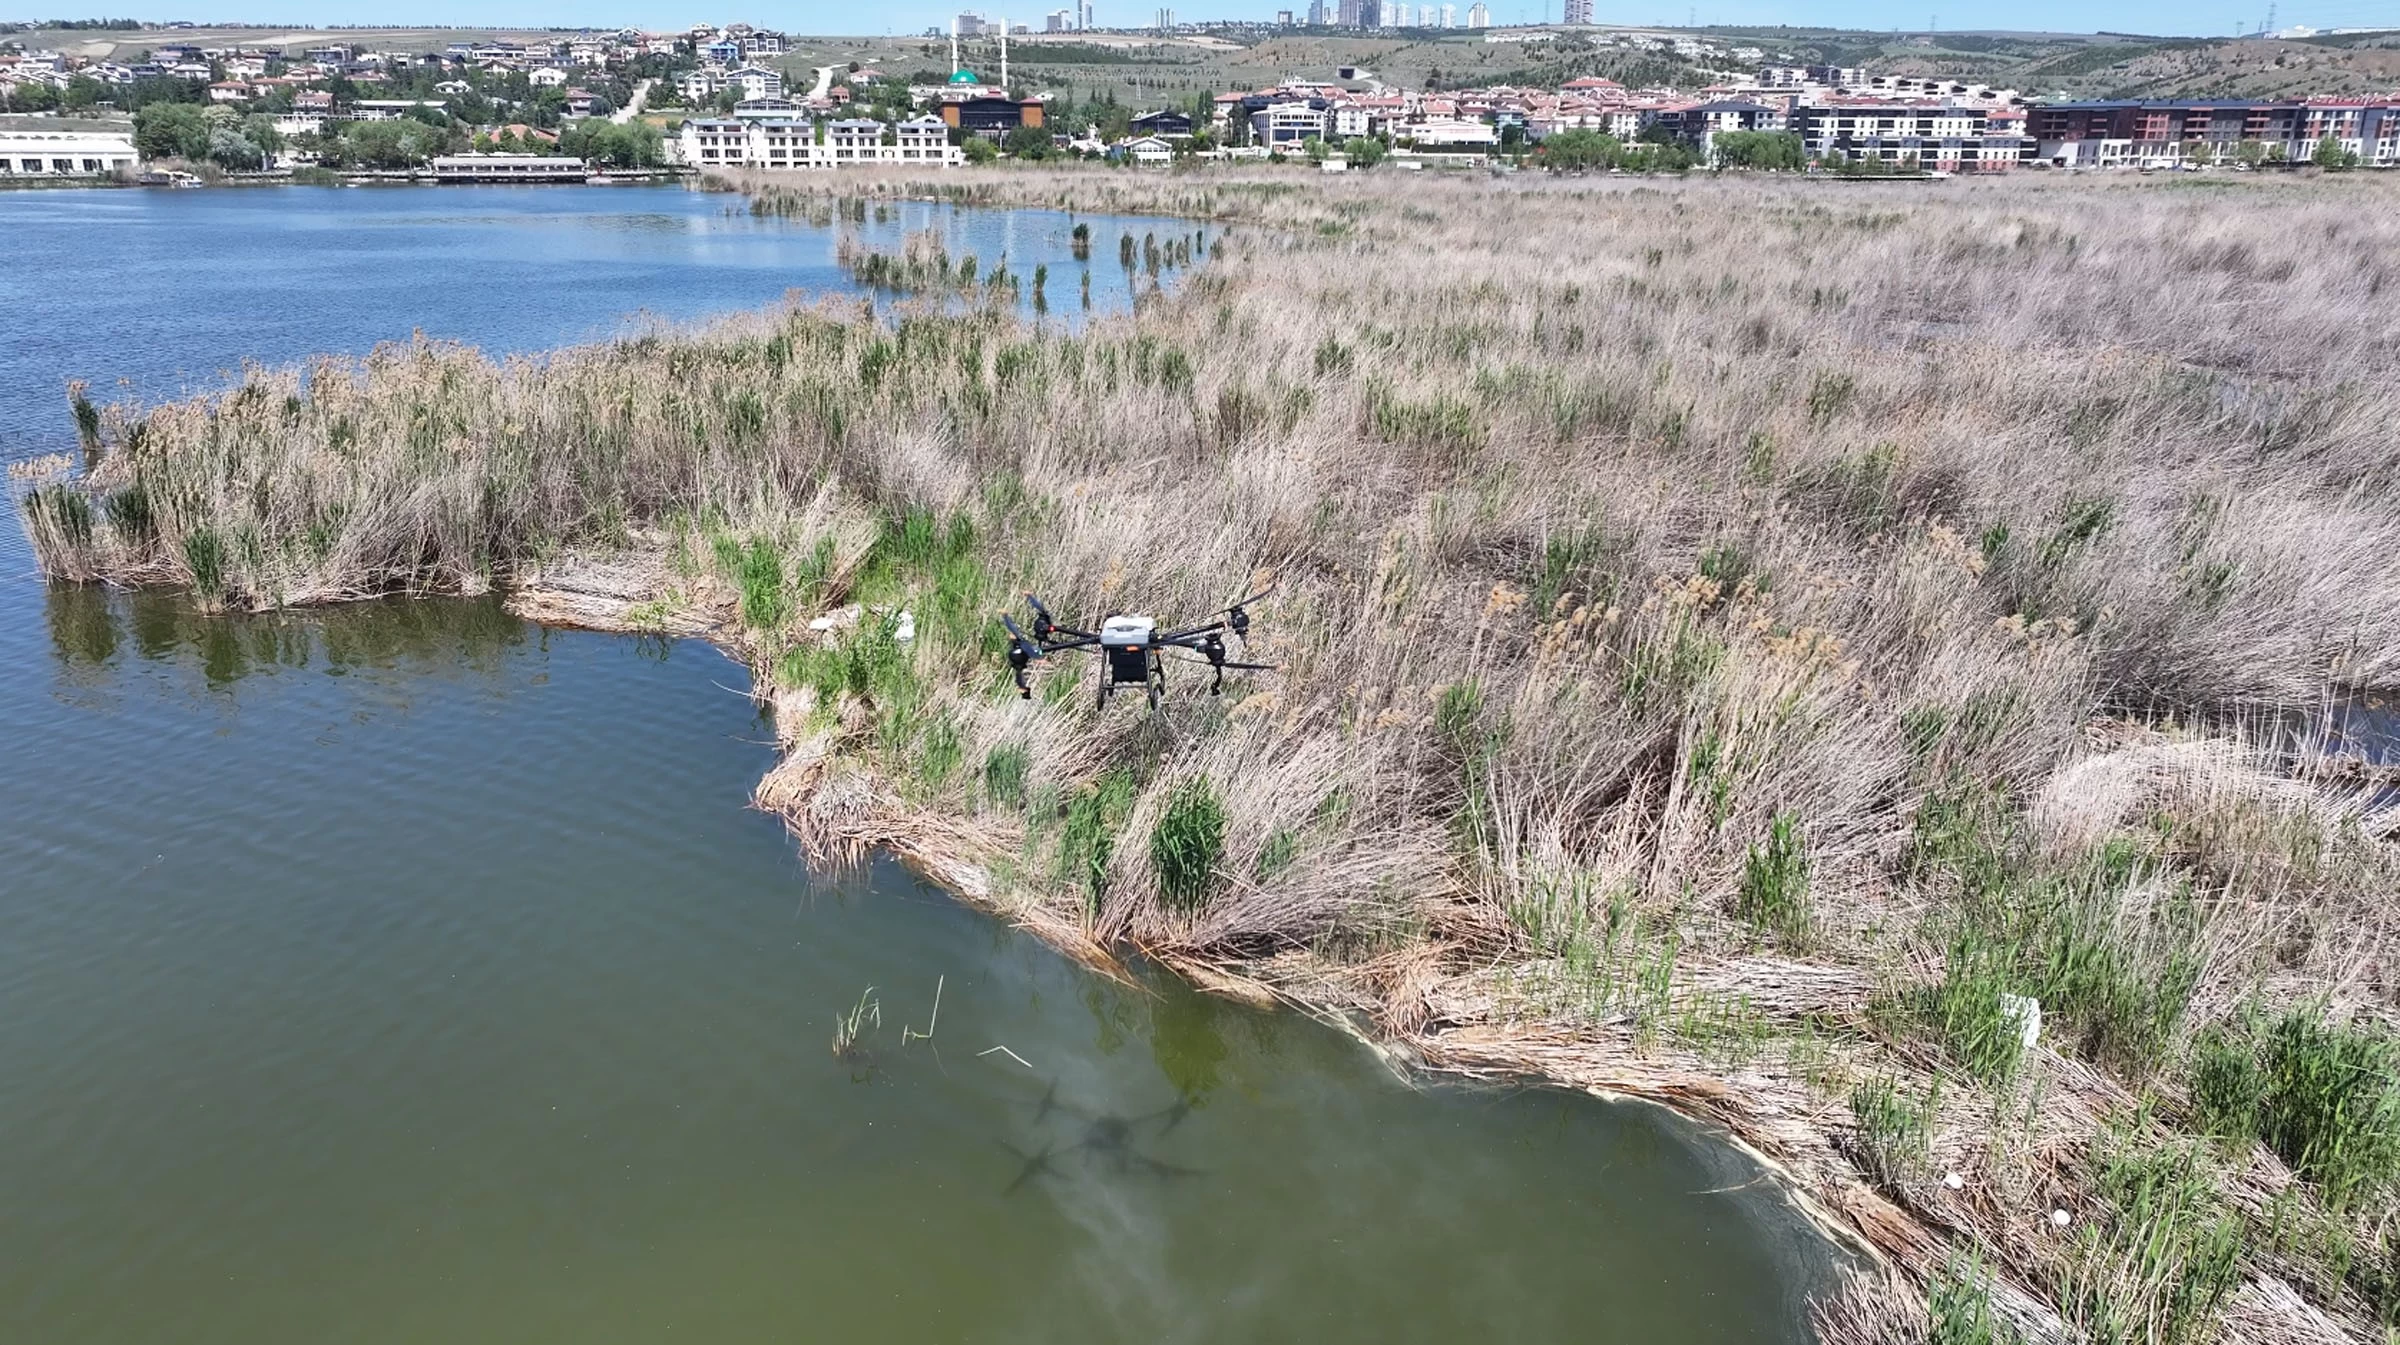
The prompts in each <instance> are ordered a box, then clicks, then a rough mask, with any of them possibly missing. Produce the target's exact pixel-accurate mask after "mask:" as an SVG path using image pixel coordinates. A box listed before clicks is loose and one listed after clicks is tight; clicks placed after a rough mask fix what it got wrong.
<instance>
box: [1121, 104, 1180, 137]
mask: <svg viewBox="0 0 2400 1345" xmlns="http://www.w3.org/2000/svg"><path fill="white" fill-rule="evenodd" d="M1131 126H1132V130H1133V133H1134V134H1135V135H1159V136H1182V135H1190V134H1191V133H1192V118H1191V115H1190V114H1189V113H1184V112H1178V111H1176V110H1175V109H1173V108H1165V109H1162V110H1160V111H1157V112H1145V113H1143V114H1142V115H1140V116H1138V117H1135V118H1134V119H1133V121H1132V123H1131Z"/></svg>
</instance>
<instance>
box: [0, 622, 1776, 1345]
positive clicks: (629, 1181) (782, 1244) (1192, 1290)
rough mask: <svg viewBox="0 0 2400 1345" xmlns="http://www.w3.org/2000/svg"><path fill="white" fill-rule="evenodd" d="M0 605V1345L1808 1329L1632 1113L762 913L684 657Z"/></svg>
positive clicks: (730, 688) (849, 883)
mask: <svg viewBox="0 0 2400 1345" xmlns="http://www.w3.org/2000/svg"><path fill="white" fill-rule="evenodd" d="M41 614H42V618H43V622H44V624H45V626H46V635H47V640H46V647H42V648H40V649H39V651H38V657H36V658H35V659H32V660H29V661H28V663H27V664H26V665H25V666H21V667H19V668H17V669H16V675H15V676H14V677H13V678H11V679H10V680H9V681H8V682H7V683H6V684H5V690H4V691H0V718H4V719H5V722H7V723H9V724H11V725H14V726H17V727H18V729H20V730H27V729H30V730H31V731H30V733H25V732H20V733H19V735H18V736H17V738H16V742H17V747H16V748H15V749H13V750H12V751H10V752H9V753H8V754H7V765H6V766H5V768H0V816H5V817H6V818H7V819H8V825H7V832H6V840H5V842H4V844H5V851H4V853H0V872H5V873H6V874H7V879H6V894H5V898H4V900H0V915H4V918H5V920H6V922H7V923H6V930H7V936H6V938H5V940H0V1135H4V1136H5V1138H6V1143H5V1144H0V1191H4V1192H6V1201H7V1211H8V1217H7V1219H6V1220H5V1221H0V1340H9V1341H128V1342H130V1341H188V1342H228V1343H231V1342H242V1343H244V1345H263V1343H265V1342H283V1341H290V1342H325V1341H359V1342H386V1341H388V1342H421V1341H434V1340H442V1341H493V1342H504V1341H505V1342H528V1341H577V1342H608V1341H627V1342H633V1341H645V1342H646V1341H661V1340H678V1339H680V1340H702V1341H749V1340H794V1339H798V1340H815V1339H839V1338H860V1339H879V1340H898V1341H949V1340H993V1341H1013V1340H1026V1341H1115V1340H1195V1341H1197V1340H1231V1339H1245V1340H1291V1341H1326V1340H1356V1341H1384V1340H1457V1339H1494V1338H1501V1339H1510V1340H1576V1341H1655V1340H1668V1339H1672V1340H1681V1341H1751V1340H1772V1339H1790V1338H1795V1337H1797V1336H1799V1335H1801V1334H1802V1328H1801V1325H1800V1321H1801V1306H1800V1299H1799V1296H1800V1294H1801V1292H1802V1291H1803V1290H1805V1289H1806V1288H1807V1287H1808V1286H1809V1285H1810V1284H1811V1283H1812V1282H1813V1276H1814V1275H1815V1274H1816V1273H1817V1272H1818V1268H1819V1266H1820V1264H1821V1262H1820V1253H1819V1252H1818V1251H1816V1249H1815V1244H1814V1243H1813V1241H1812V1240H1811V1239H1809V1238H1808V1237H1807V1236H1806V1235H1804V1234H1803V1233H1801V1232H1800V1231H1799V1230H1798V1229H1797V1228H1795V1227H1794V1225H1793V1223H1792V1222H1791V1220H1790V1219H1789V1218H1788V1216H1786V1215H1784V1214H1782V1213H1781V1212H1779V1210H1778V1209H1777V1207H1776V1206H1775V1204H1774V1202H1773V1201H1771V1200H1769V1199H1767V1198H1765V1197H1764V1195H1763V1188H1762V1187H1757V1186H1753V1187H1748V1188H1746V1189H1742V1190H1731V1191H1729V1190H1727V1189H1726V1188H1732V1187H1742V1186H1743V1184H1744V1183H1746V1182H1748V1181H1750V1180H1751V1178H1752V1177H1753V1176H1754V1175H1755V1174H1753V1173H1752V1172H1751V1171H1750V1170H1749V1169H1748V1167H1747V1165H1746V1164H1744V1163H1742V1162H1740V1161H1738V1160H1736V1159H1735V1158H1733V1157H1732V1156H1731V1155H1730V1154H1729V1152H1728V1151H1727V1150H1725V1149H1724V1148H1722V1147H1721V1146H1719V1145H1717V1144H1715V1143H1713V1142H1711V1141H1709V1140H1707V1139H1706V1138H1703V1137H1699V1136H1696V1135H1695V1134H1693V1133H1692V1132H1691V1131H1690V1130H1689V1129H1688V1128H1687V1127H1684V1126H1682V1125H1680V1124H1675V1123H1671V1122H1669V1121H1667V1120H1665V1119H1663V1118H1662V1117H1661V1116H1660V1115H1659V1114H1657V1113H1656V1112H1654V1111H1651V1110H1648V1109H1635V1108H1628V1107H1614V1106H1608V1105H1603V1104H1600V1103H1597V1102H1595V1101H1592V1100H1590V1099H1587V1098H1580V1097H1571V1096H1565V1095H1559V1094H1553V1093H1547V1092H1540V1091H1533V1092H1497V1091H1485V1090H1468V1089H1459V1088H1429V1089H1422V1090H1412V1089H1411V1088H1410V1087H1408V1086H1406V1085H1404V1084H1403V1083H1402V1082H1401V1081H1399V1080H1398V1079H1396V1078H1395V1077H1394V1076H1393V1075H1392V1074H1391V1073H1389V1072H1388V1071H1387V1070H1386V1069H1385V1068H1384V1067H1383V1066H1382V1065H1380V1064H1379V1063H1378V1062H1377V1061H1376V1059H1375V1058H1374V1057H1373V1056H1372V1055H1371V1054H1370V1053H1369V1052H1368V1051H1366V1050H1365V1049H1364V1048H1362V1047H1360V1046H1358V1045H1356V1044H1355V1043H1353V1042H1351V1041H1350V1040H1349V1039H1347V1038H1345V1037H1343V1036H1341V1035H1339V1034H1337V1033H1334V1032H1332V1031H1329V1030H1326V1029H1324V1028H1321V1027H1319V1026H1316V1025H1314V1024H1311V1023H1309V1022H1306V1021H1304V1020H1302V1019H1300V1018H1298V1017H1296V1016H1294V1015H1291V1014H1263V1013H1258V1012H1255V1011H1251V1010H1247V1009H1243V1008H1240V1007H1237V1006H1234V1005H1230V1004H1227V1003H1223V1002H1219V1001H1213V1000H1210V999H1206V998H1203V997H1200V996H1197V995H1194V994H1191V993H1189V992H1187V991H1184V990H1181V989H1179V988H1177V987H1176V986H1174V985H1173V984H1171V983H1168V982H1165V981H1163V980H1161V981H1155V982H1153V983H1152V984H1150V985H1148V986H1146V987H1144V988H1140V989H1128V988H1123V987H1119V986H1115V985H1112V984H1109V983H1107V982H1104V981H1102V980H1099V979H1097V978H1095V977H1093V976H1090V975H1088V974H1086V973H1084V972H1082V971H1080V970H1079V969H1077V968H1075V967H1073V966H1072V965H1070V964H1068V963H1065V962H1063V961H1061V960H1060V959H1059V958H1057V957H1055V956H1054V955H1052V954H1050V953H1048V952H1047V951H1045V950H1043V949H1042V948H1040V947H1039V946H1037V945H1036V944H1034V943H1032V942H1031V941H1030V940H1028V939H1026V938H1024V937H1022V936H1020V935H1017V934H1014V933H1012V932H1010V931H1009V930H1007V929H1005V928H1002V927H1001V926H999V925H997V924H995V923H994V922H992V921H990V920H988V919H986V918H983V917H980V916H978V915H975V914H973V913H971V912H968V911H965V910H963V909H961V908H959V907H958V906H956V905H955V904H954V903H952V902H951V901H949V900H948V899H946V898H945V897H943V896H942V895H940V894H939V893H937V892H933V891H930V890H927V889H925V888H923V887H921V886H919V885H918V884H917V883H915V882H913V881H912V880H911V879H910V878H908V877H907V876H906V875H905V874H904V873H902V872H900V871H898V870H897V869H895V868H893V867H890V866H887V865H878V866H875V867H873V868H871V869H869V870H868V871H866V872H864V873H861V874H855V875H851V876H848V877H846V878H837V877H832V876H827V875H823V874H812V873H810V872H808V871H806V870H805V869H804V868H803V866H802V865H801V864H800V863H799V862H798V861H797V860H796V859H795V857H794V853H793V850H792V847H791V846H790V844H789V843H788V841H787V840H786V838H785V837H784V835H783V833H782V831H781V829H780V827H779V826H778V825H777V824H776V823H775V822H774V821H772V820H771V819H769V818H766V817H764V816H761V815H759V814H757V813H753V812H749V811H746V810H745V809H744V807H743V801H744V799H745V797H746V795H747V791H748V790H749V788H750V786H751V784H752V783H753V782H754V781H755V779H756V778H757V776H758V775H759V773H760V772H761V771H762V770H763V769H764V768H765V767H766V766H767V765H768V764H769V762H770V758H771V753H770V750H769V749H768V748H767V747H766V746H764V745H763V744H764V742H765V740H766V739H767V737H768V726H767V725H765V724H763V723H761V722H759V721H758V720H757V719H756V718H755V717H754V715H753V712H752V710H751V708H750V706H749V703H748V702H747V701H746V700H745V699H744V698H743V697H742V696H741V695H740V694H739V693H740V691H741V690H742V687H743V685H744V682H743V676H742V672H741V670H740V669H739V668H737V667H735V666H734V665H732V664H730V663H727V662H726V661H724V660H723V659H721V658H720V657H718V656H717V655H716V654H715V653H714V652H713V651H711V650H709V649H707V648H705V647H703V646H698V645H692V644H682V645H676V646H672V647H668V646H663V645H659V644H657V643H654V642H641V641H634V640H626V639H616V638H610V637H603V636H597V635H590V634H581V633H556V632H545V631H543V630H540V629H538V628H534V627H529V626H525V625H523V624H521V623H518V622H516V621H514V620H513V619H510V618H508V617H506V616H505V615H503V614H501V613H499V612H498V611H497V610H496V609H495V608H493V607H491V606H488V605H483V604H471V603H458V602H440V603H417V604H398V603H395V604H378V605H372V606H365V607H354V608H347V609H340V610H335V611H330V612H326V613H322V614H313V615H306V616H284V617H263V618H262V617H251V618H240V617H236V618H204V617H201V616H198V615H195V614H193V613H191V612H190V611H188V610H187V609H186V608H184V607H183V606H182V605H181V604H180V603H179V602H177V601H176V600H174V599H173V598H171V597H158V596H134V597H127V596H125V595H114V596H111V595H108V594H105V593H103V592H101V591H99V590H97V589H78V588H58V589H52V590H50V591H49V592H48V593H47V594H46V595H45V596H44V598H43V601H42V604H41ZM937 977H938V978H941V979H942V1001H941V1016H940V1020H939V1024H938V1030H937V1031H936V1034H935V1037H934V1040H933V1041H932V1042H931V1043H930V1044H928V1043H921V1042H920V1043H913V1044H909V1045H903V1044H902V1041H901V1036H902V1028H903V1027H904V1026H908V1025H913V1026H915V1027H918V1028H922V1027H924V1026H926V1025H927V1024H928V1021H929V1019H930V1016H931V1011H932V1007H933V996H934V990H935V982H936V979H937ZM869 986H873V987H874V988H875V994H876V996H877V997H878V998H879V999H880V1001H881V1005H882V1010H883V1013H882V1021H883V1028H882V1030H881V1031H877V1032H872V1033H870V1034H869V1042H870V1045H871V1047H872V1050H873V1052H874V1059H873V1061H872V1063H871V1065H869V1066H868V1067H864V1068H862V1067H859V1066H856V1065H850V1064H845V1063H843V1062H840V1061H837V1060H836V1059H835V1058H834V1057H833V1054H832V1051H831V1049H830V1036H831V1033H832V1030H833V1022H834V1018H835V1016H836V1013H837V1011H838V1010H839V1009H840V1008H841V1007H842V1006H844V1005H848V1004H851V1003H853V1002H855V1001H856V1000H857V998H858V997H859V995H860V994H861V993H862V992H863V991H864V990H866V988H867V987H869ZM998 1046H1005V1047H1007V1048H1008V1050H1009V1052H1011V1053H1013V1054H1014V1055H1015V1056H1018V1057H1022V1059H1023V1061H1024V1063H1023V1064H1019V1063H1017V1061H1016V1060H1014V1059H1012V1058H1011V1057H1010V1055H1009V1054H1005V1053H1000V1052H992V1053H990V1054H985V1053H986V1052H987V1051H992V1048H994V1047H998ZM1053 1086H1055V1091H1053ZM1045 1095H1048V1096H1049V1097H1050V1098H1051V1101H1050V1103H1049V1105H1048V1106H1047V1107H1045V1106H1044V1104H1043V1101H1042V1099H1043V1098H1044V1097H1045ZM1045 1149H1048V1150H1050V1151H1051V1152H1050V1157H1049V1158H1048V1159H1047V1160H1045V1161H1042V1162H1039V1163H1029V1162H1028V1161H1027V1159H1026V1157H1024V1156H1025V1155H1039V1154H1041V1153H1042V1152H1043V1151H1044V1150H1045Z"/></svg>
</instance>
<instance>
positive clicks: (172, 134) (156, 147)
mask: <svg viewBox="0 0 2400 1345" xmlns="http://www.w3.org/2000/svg"><path fill="white" fill-rule="evenodd" d="M133 147H134V150H135V152H137V153H139V154H140V155H141V156H142V157H143V158H145V159H198V158H202V157H205V156H206V155H207V153H208V118H206V117H204V116H202V115H201V113H200V109H199V108H197V107H194V106H192V105H191V104H190V103H152V104H151V105H149V106H148V107H145V108H143V109H141V110H140V111H138V112H136V113H134V114H133Z"/></svg>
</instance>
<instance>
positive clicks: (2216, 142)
mask: <svg viewBox="0 0 2400 1345" xmlns="http://www.w3.org/2000/svg"><path fill="white" fill-rule="evenodd" d="M2026 122H2027V125H2026V134H2027V136H2028V137H2030V138H2031V140H2032V142H2033V157H2035V158H2036V159H2039V160H2041V161H2042V162H2046V163H2049V164H2052V165H2055V166H2057V167H2060V168H2173V167H2180V166H2182V165H2184V164H2187V163H2222V162H2233V161H2244V160H2246V161H2256V162H2275V161H2289V162H2299V161H2302V160H2305V159H2308V158H2311V157H2312V156H2314V155H2315V154H2316V152H2317V147H2318V146H2319V144H2321V143H2322V142H2324V141H2326V140H2331V141H2333V142H2334V144H2335V145H2336V146H2337V147H2338V148H2340V149H2342V150H2345V151H2347V152H2349V153H2353V154H2356V155H2358V157H2359V160H2360V162H2362V163H2368V164H2377V165H2392V164H2400V99H2394V98H2385V99H2343V98H2321V99H2307V100H2298V101H2294V100H2274V99H2187V100H2149V101H2141V100H2131V99H2120V100H2107V101H2097V102H2075V103H2043V104H2037V105H2035V106H2034V107H2032V108H2030V109H2028V110H2027V115H2026Z"/></svg>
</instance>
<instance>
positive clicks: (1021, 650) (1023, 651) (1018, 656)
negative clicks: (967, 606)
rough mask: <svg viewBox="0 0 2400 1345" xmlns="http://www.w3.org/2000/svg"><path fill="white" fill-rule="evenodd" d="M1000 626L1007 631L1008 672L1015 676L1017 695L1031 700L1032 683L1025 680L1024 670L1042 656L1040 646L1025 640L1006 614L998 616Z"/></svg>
mask: <svg viewBox="0 0 2400 1345" xmlns="http://www.w3.org/2000/svg"><path fill="white" fill-rule="evenodd" d="M1000 624H1001V625H1002V626H1005V627H1007V629H1008V670H1009V671H1010V672H1011V673H1013V674H1014V675H1015V676H1016V679H1017V694H1018V695H1019V696H1022V697H1024V698H1025V699H1026V700H1032V699H1033V683H1031V682H1029V681H1027V680H1025V669H1026V667H1027V666H1028V665H1030V664H1031V663H1032V662H1033V661H1034V660H1035V659H1037V658H1040V657H1041V656H1042V649H1041V646H1039V645H1037V644H1035V643H1033V642H1032V641H1031V640H1028V639H1026V638H1025V632H1023V631H1021V630H1018V629H1017V623H1016V622H1015V621H1014V620H1012V619H1011V618H1010V617H1009V615H1008V614H1007V613H1006V612H1003V613H1001V614H1000Z"/></svg>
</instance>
